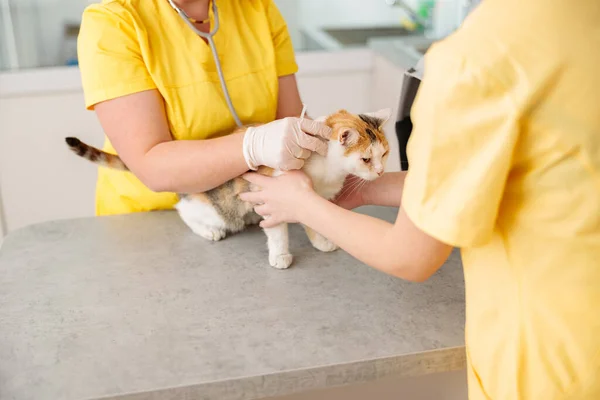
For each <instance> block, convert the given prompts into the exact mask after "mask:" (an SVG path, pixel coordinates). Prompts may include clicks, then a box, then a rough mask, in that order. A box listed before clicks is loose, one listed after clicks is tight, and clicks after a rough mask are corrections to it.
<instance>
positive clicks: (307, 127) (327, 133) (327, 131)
mask: <svg viewBox="0 0 600 400" xmlns="http://www.w3.org/2000/svg"><path fill="white" fill-rule="evenodd" d="M300 128H301V129H302V130H303V131H304V132H306V133H310V134H311V135H313V136H319V137H322V138H323V139H327V140H329V139H330V138H331V134H332V133H333V131H332V129H331V128H330V127H328V126H327V125H325V123H323V122H320V121H315V120H313V119H306V118H305V119H303V120H302V121H301V122H300Z"/></svg>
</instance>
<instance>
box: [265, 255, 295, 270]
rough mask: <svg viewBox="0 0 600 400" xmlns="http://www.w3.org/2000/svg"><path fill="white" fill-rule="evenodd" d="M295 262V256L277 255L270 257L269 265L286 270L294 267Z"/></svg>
mask: <svg viewBox="0 0 600 400" xmlns="http://www.w3.org/2000/svg"><path fill="white" fill-rule="evenodd" d="M293 260H294V256H292V255H291V254H277V255H269V264H271V267H274V268H277V269H286V268H289V266H290V265H292V261H293Z"/></svg>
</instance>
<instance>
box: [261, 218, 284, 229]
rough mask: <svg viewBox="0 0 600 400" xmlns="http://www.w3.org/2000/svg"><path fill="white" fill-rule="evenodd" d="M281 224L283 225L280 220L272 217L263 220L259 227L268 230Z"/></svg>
mask: <svg viewBox="0 0 600 400" xmlns="http://www.w3.org/2000/svg"><path fill="white" fill-rule="evenodd" d="M279 224H281V221H278V220H276V219H274V218H273V217H270V218H266V219H263V220H262V221H260V224H259V225H260V227H261V228H263V229H265V228H267V229H268V228H273V227H275V226H277V225H279Z"/></svg>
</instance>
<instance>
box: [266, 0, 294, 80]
mask: <svg viewBox="0 0 600 400" xmlns="http://www.w3.org/2000/svg"><path fill="white" fill-rule="evenodd" d="M264 3H265V10H266V13H267V19H268V20H269V29H270V30H271V37H272V38H273V47H274V48H275V63H276V66H277V75H278V76H285V75H292V74H295V73H296V72H298V65H297V63H296V56H295V54H294V46H293V44H292V38H291V37H290V34H289V31H288V27H287V23H286V22H285V20H284V19H283V16H282V15H281V12H280V11H279V9H278V8H277V5H276V4H275V3H274V1H273V0H264Z"/></svg>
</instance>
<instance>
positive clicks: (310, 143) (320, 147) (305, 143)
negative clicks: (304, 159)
mask: <svg viewBox="0 0 600 400" xmlns="http://www.w3.org/2000/svg"><path fill="white" fill-rule="evenodd" d="M298 145H299V146H301V147H304V148H305V149H308V150H312V151H316V152H317V153H319V154H320V155H322V156H325V155H327V142H325V141H323V140H321V139H320V138H318V137H314V136H310V135H307V134H306V133H304V132H301V133H300V136H299V137H298Z"/></svg>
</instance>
